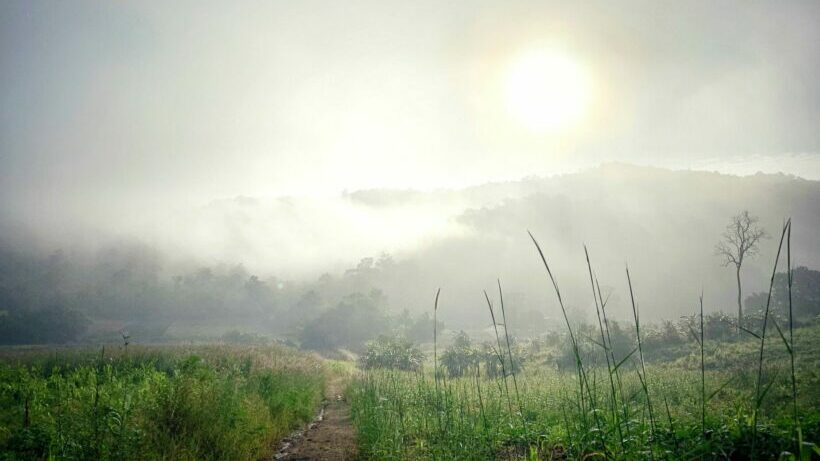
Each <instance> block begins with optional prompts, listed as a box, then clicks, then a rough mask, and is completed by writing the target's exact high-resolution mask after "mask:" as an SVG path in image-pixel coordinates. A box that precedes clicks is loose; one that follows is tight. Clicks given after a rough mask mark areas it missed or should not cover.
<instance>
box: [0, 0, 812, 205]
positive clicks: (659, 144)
mask: <svg viewBox="0 0 820 461" xmlns="http://www.w3.org/2000/svg"><path fill="white" fill-rule="evenodd" d="M573 3H583V4H573ZM817 24H820V2H816V1H807V2H796V1H789V2H749V1H742V2H732V1H725V2H681V1H670V2H657V1H654V0H652V1H638V2H636V1H630V2H600V3H598V2H544V1H532V2H510V1H496V2H489V1H484V2H441V1H430V2H424V1H412V2H408V1H384V0H373V1H367V0H364V1H353V2H336V1H321V2H320V1H300V2H291V1H282V2H272V1H263V2H228V1H225V2H201V1H195V2H194V1H190V2H187V1H175V2H143V1H134V2H127V1H124V2H109V1H76V2H74V1H73V2H56V1H55V2H50V1H49V2H46V1H30V0H26V1H4V2H2V3H0V66H1V67H2V72H0V195H1V196H2V198H0V207H3V208H4V209H6V210H9V209H14V208H16V207H32V206H41V207H44V209H45V210H46V212H48V210H54V209H58V208H62V207H64V206H65V207H68V208H77V207H82V208H84V209H85V208H88V209H100V210H106V209H121V208H123V207H127V206H129V205H148V206H159V205H160V204H167V203H173V204H182V205H184V204H201V203H207V202H208V201H209V200H212V199H215V198H220V197H231V196H236V195H246V196H260V195H262V196H270V195H278V194H327V193H335V192H338V191H341V190H344V189H348V190H351V189H359V188H369V187H399V188H405V187H413V188H426V189H429V188H433V187H452V186H459V185H464V184H473V183H479V182H483V181H488V180H497V179H506V178H517V177H522V176H527V175H543V174H552V173H557V172H563V171H568V170H573V169H577V168H580V167H584V166H589V165H595V164H597V163H600V162H604V161H621V162H634V163H640V164H653V165H659V166H683V167H686V166H692V167H704V168H707V169H722V170H724V171H728V172H732V171H735V172H741V173H749V172H754V171H756V170H757V169H762V170H764V171H772V172H774V171H778V170H784V171H785V172H787V173H796V174H800V175H803V176H808V177H813V178H814V179H820V130H818V129H817V128H818V127H820V83H818V82H820V79H818V78H817V75H818V71H819V70H820V27H817ZM710 165H711V166H713V167H714V168H711V167H710ZM738 165H742V167H738Z"/></svg>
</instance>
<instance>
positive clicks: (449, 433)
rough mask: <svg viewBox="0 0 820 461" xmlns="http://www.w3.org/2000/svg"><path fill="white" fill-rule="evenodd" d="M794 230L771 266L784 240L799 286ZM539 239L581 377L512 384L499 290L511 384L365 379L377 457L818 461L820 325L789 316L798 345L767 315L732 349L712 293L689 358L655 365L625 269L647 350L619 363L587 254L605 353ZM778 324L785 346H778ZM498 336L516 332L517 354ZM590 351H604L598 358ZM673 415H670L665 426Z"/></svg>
mask: <svg viewBox="0 0 820 461" xmlns="http://www.w3.org/2000/svg"><path fill="white" fill-rule="evenodd" d="M790 231H791V224H790V222H786V224H785V225H784V228H783V233H782V238H781V241H780V246H779V247H778V252H777V254H778V257H777V259H776V261H775V265H774V266H775V267H774V269H773V274H774V273H776V270H777V267H778V263H779V260H780V254H781V250H782V247H783V243H784V241H785V243H786V264H787V267H788V272H789V280H791V255H790V250H791V248H790V238H789V237H790ZM530 236H531V237H532V235H530ZM532 240H533V243H534V244H535V247H536V249H537V252H538V255H539V256H540V258H541V261H542V262H543V265H544V268H545V269H546V273H547V276H548V279H549V281H550V282H551V285H552V288H553V290H554V293H555V295H556V299H557V302H558V305H559V307H560V308H561V311H562V313H563V316H564V321H565V324H566V333H565V340H566V342H567V343H568V345H569V346H570V347H571V349H572V355H573V358H574V365H575V366H574V368H575V369H574V370H572V371H561V370H555V369H549V368H546V367H531V368H530V369H528V370H527V371H525V372H524V373H520V374H518V375H516V374H513V367H512V366H511V364H512V363H513V356H512V347H511V345H510V341H509V335H508V334H507V332H506V329H507V325H506V313H505V308H504V304H503V293H502V292H501V285H500V282H499V298H500V304H501V309H502V319H503V321H504V323H500V324H499V323H498V322H497V321H496V315H495V311H494V309H493V303H492V301H491V300H490V297H489V296H488V295H487V293H486V292H485V298H486V301H487V305H488V308H489V313H490V320H491V321H492V325H493V328H494V332H495V339H496V341H495V344H494V345H492V346H491V347H492V348H493V352H494V355H495V357H496V359H497V360H498V362H499V365H500V367H501V369H502V373H501V376H495V375H493V374H491V373H489V372H488V369H487V368H486V365H485V366H481V365H479V366H474V368H473V370H472V371H471V372H468V373H467V374H466V375H465V376H463V377H458V378H450V379H445V377H444V375H442V374H440V373H439V372H438V363H437V357H435V354H434V364H433V365H434V367H433V369H434V372H433V376H432V377H430V376H429V375H427V374H425V373H424V372H423V371H419V372H415V373H412V372H401V371H397V370H367V371H366V372H364V373H363V374H362V375H361V377H360V378H359V379H358V380H357V381H356V382H355V383H354V385H353V388H352V395H351V400H352V407H353V418H354V422H355V424H356V426H357V428H358V431H359V439H360V445H361V446H360V451H361V452H362V453H363V454H364V455H365V456H367V457H369V458H371V459H476V460H484V459H579V460H588V459H652V460H654V459H663V460H691V459H706V460H711V459H714V460H719V459H731V460H734V459H780V460H790V459H791V460H798V459H799V460H804V459H806V460H807V459H812V457H813V456H814V457H817V456H820V449H818V447H817V446H816V445H815V444H814V443H811V441H814V440H817V438H818V436H820V372H819V371H818V370H820V363H818V362H817V361H818V359H820V325H813V326H809V327H805V328H801V329H795V328H794V326H793V321H792V318H791V314H790V316H789V330H788V335H787V334H786V333H784V332H783V331H782V329H781V328H780V327H779V325H778V324H777V322H776V321H775V319H774V318H770V316H769V310H768V305H767V308H766V311H765V312H764V315H763V321H762V328H761V331H760V333H759V334H757V333H753V332H750V335H749V336H747V337H746V338H744V339H741V340H735V341H732V342H727V343H721V342H717V341H714V340H712V339H710V338H708V337H706V335H705V334H704V333H705V331H704V320H703V319H704V316H703V300H702V297H701V303H700V312H699V315H697V316H696V317H694V318H697V319H698V320H699V321H700V322H699V324H697V323H694V322H693V328H698V330H699V331H694V329H692V331H691V333H692V336H693V338H692V339H693V340H694V341H693V342H692V343H691V345H690V351H689V353H688V354H686V355H684V356H683V357H680V358H678V359H676V360H674V361H668V362H666V363H658V362H653V363H650V362H648V361H647V360H646V359H645V354H644V352H645V351H644V345H645V344H644V340H643V331H642V326H641V321H640V311H639V309H638V303H637V302H636V297H635V292H634V290H633V284H632V279H631V277H630V275H629V269H627V270H626V282H627V284H628V287H629V293H630V302H631V305H632V314H633V322H634V323H633V326H634V330H635V331H634V334H635V335H634V338H635V345H634V346H635V347H634V349H633V350H632V351H631V352H629V353H625V354H623V355H620V356H618V355H616V354H615V347H614V346H613V342H612V337H613V335H612V331H611V330H610V322H609V319H608V318H607V315H606V300H605V299H604V298H603V296H602V295H601V290H600V285H599V284H598V280H597V278H596V277H595V273H594V269H593V266H592V264H591V262H590V258H589V253H588V252H587V251H586V248H585V253H586V258H587V266H588V271H589V278H590V285H591V288H592V293H593V298H594V301H595V303H594V304H595V309H596V314H597V320H598V325H597V326H598V332H597V333H594V334H593V336H597V335H598V333H600V343H599V342H598V341H597V340H595V339H593V338H592V337H591V336H589V335H585V334H583V331H584V330H583V329H580V328H574V327H573V325H572V324H571V323H570V321H569V319H568V317H567V315H566V310H565V308H564V301H563V298H562V295H561V291H560V289H559V286H558V283H557V281H556V278H555V276H554V274H553V272H552V270H551V268H550V266H549V264H548V262H547V259H546V257H545V255H544V253H543V251H542V249H541V247H540V246H539V244H538V242H537V241H536V240H535V238H534V237H533V238H532ZM790 288H791V285H790V284H789V289H790ZM770 291H771V288H770ZM769 297H770V298H771V293H770V295H769ZM435 309H436V310H437V309H438V293H437V294H436V303H435ZM790 312H791V308H790ZM769 322H771V323H773V324H774V326H775V327H776V329H777V331H778V333H779V336H780V338H781V339H782V344H781V343H771V342H769V343H767V342H766V332H767V326H768V324H769ZM694 325H697V326H694ZM499 327H503V328H504V330H505V331H504V337H505V338H506V339H507V341H506V351H504V344H503V343H502V340H501V334H500V333H499V331H498V329H499ZM584 341H589V342H590V343H592V344H593V345H594V346H597V350H593V352H594V353H593V354H590V353H589V351H590V349H591V348H590V347H587V346H588V345H586V344H583V345H582V342H584ZM582 346H583V347H582ZM496 347H497V349H496ZM592 349H594V348H592ZM505 352H506V355H507V358H508V359H507V360H505V357H504V356H505ZM600 357H603V358H605V363H604V360H601V359H600ZM505 362H507V364H509V365H510V366H509V367H507V366H506V364H505ZM509 377H512V379H513V389H514V391H515V399H513V398H512V395H511V393H510V386H509V385H508V378H509ZM513 400H514V401H515V403H513ZM659 412H662V413H660V414H659ZM661 414H662V416H665V419H664V418H663V417H661V418H659V416H660V415H661Z"/></svg>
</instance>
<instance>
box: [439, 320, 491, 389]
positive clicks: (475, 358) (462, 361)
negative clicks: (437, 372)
mask: <svg viewBox="0 0 820 461" xmlns="http://www.w3.org/2000/svg"><path fill="white" fill-rule="evenodd" d="M440 362H441V366H442V367H444V369H445V370H447V374H448V375H449V376H450V377H451V378H455V377H460V376H464V375H465V374H467V372H468V371H469V370H471V369H475V368H476V367H478V366H479V364H480V362H481V353H480V352H479V351H478V350H477V349H476V348H475V347H473V341H472V340H471V339H470V336H469V335H467V333H465V332H464V331H460V332H458V334H456V336H455V338H453V343H452V344H451V345H450V346H449V347H448V348H447V349H445V350H444V352H443V353H442V354H441V357H440Z"/></svg>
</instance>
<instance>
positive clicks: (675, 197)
mask: <svg viewBox="0 0 820 461" xmlns="http://www.w3.org/2000/svg"><path fill="white" fill-rule="evenodd" d="M818 203H820V182H818V181H809V180H804V179H800V178H797V177H792V176H785V175H765V174H758V175H753V176H747V177H737V176H731V175H724V174H717V173H709V172H694V171H672V170H665V169H658V168H647V167H636V166H629V165H621V164H610V165H604V166H601V167H599V168H595V169H591V170H587V171H583V172H580V173H575V174H567V175H561V176H555V177H549V178H527V179H523V180H520V181H510V182H503V183H489V184H485V185H481V186H475V187H470V188H466V189H460V190H437V191H430V192H418V191H408V190H401V191H396V190H367V191H356V192H349V193H345V194H341V195H340V196H337V197H334V198H309V199H308V198H298V197H289V198H274V199H264V198H248V197H239V198H235V199H224V200H218V201H214V202H211V203H209V204H208V205H207V206H204V207H202V208H197V209H191V210H187V211H186V214H185V216H184V218H181V219H179V220H176V221H169V222H167V223H162V226H160V225H157V226H156V227H161V230H160V231H158V232H160V233H161V235H160V236H159V237H158V236H157V235H156V234H155V235H139V234H136V233H135V234H134V235H132V236H130V237H128V238H122V237H119V238H117V239H109V240H104V239H101V240H100V242H101V243H100V244H99V245H97V246H96V247H95V248H92V249H89V246H88V245H87V244H86V245H85V246H82V247H80V246H78V245H76V244H75V242H72V241H67V240H65V239H62V240H61V239H60V238H59V237H58V236H57V237H53V238H51V239H42V238H41V239H40V240H39V242H38V244H37V245H34V244H33V242H28V241H27V240H26V237H25V236H23V237H21V236H20V235H17V236H13V235H6V236H4V238H3V240H2V242H0V244H2V248H0V252H2V257H0V319H2V320H0V322H5V324H6V326H7V327H8V326H9V325H11V324H10V323H9V322H10V319H17V320H15V322H18V323H19V322H29V321H32V319H34V318H36V319H41V320H42V319H52V322H51V323H49V322H46V321H45V320H42V321H43V322H45V323H44V326H42V327H39V330H38V331H39V333H37V335H35V336H36V337H32V338H33V339H29V340H28V341H29V342H30V341H35V342H43V341H46V342H48V341H53V342H60V341H63V340H70V339H74V338H77V337H83V336H84V335H85V336H88V335H89V334H90V333H89V332H91V333H93V332H95V331H108V332H111V331H118V330H119V329H121V328H123V327H124V326H128V327H129V328H130V329H132V330H140V329H142V330H144V332H143V333H141V334H143V337H162V336H163V335H165V334H166V333H168V332H169V331H171V332H173V331H177V332H178V333H180V334H185V332H186V331H190V330H187V329H186V328H187V327H188V326H190V325H198V326H201V325H218V326H219V328H222V329H223V330H224V329H225V328H233V327H235V326H236V327H241V326H242V325H250V326H252V327H253V328H256V329H258V330H261V332H267V331H270V332H274V333H275V334H293V332H295V331H297V330H298V329H300V328H302V327H303V326H304V325H305V324H306V323H307V322H309V321H310V320H311V319H312V318H315V317H316V316H318V315H320V313H321V312H324V311H325V310H327V309H329V308H334V307H338V306H339V305H340V304H343V303H345V302H347V303H348V304H351V303H352V304H356V303H359V304H361V303H364V304H368V305H372V307H374V308H378V309H383V310H384V311H386V312H387V313H388V314H389V315H391V316H393V317H395V318H398V317H400V316H401V315H402V311H403V310H405V309H407V310H408V311H409V314H407V316H405V320H404V321H405V323H407V324H408V325H410V326H409V327H408V328H411V327H412V325H413V324H414V322H418V321H421V320H419V319H421V317H419V316H420V314H421V313H422V312H427V311H429V310H430V308H431V303H432V296H433V294H434V293H435V290H436V289H437V288H438V287H441V288H442V298H441V310H440V312H439V315H440V318H442V319H444V321H445V322H446V323H447V324H448V326H451V327H453V328H458V327H461V326H465V327H483V326H484V324H485V323H486V322H485V321H484V319H483V316H480V315H476V312H478V310H480V309H484V307H483V304H482V302H483V295H482V290H483V289H487V290H491V289H495V288H494V287H495V286H496V283H497V282H496V279H497V278H500V279H501V281H502V284H503V286H504V289H505V292H506V293H507V295H508V296H507V299H508V302H509V308H510V310H511V312H513V315H516V314H520V315H521V316H522V318H528V317H526V315H525V313H536V314H535V315H537V316H546V317H547V320H546V322H549V319H550V318H553V317H556V316H557V314H558V312H557V310H556V309H557V306H556V305H555V303H554V299H553V295H552V294H551V292H550V291H549V290H548V289H547V288H548V287H547V285H546V280H545V278H544V273H543V267H542V266H541V265H540V261H539V260H538V258H537V255H536V253H535V251H534V247H533V245H532V243H531V241H530V240H529V237H528V235H527V230H530V231H531V232H532V233H533V235H535V236H536V237H537V238H538V239H539V241H540V243H541V245H542V247H543V248H544V251H545V253H546V256H547V257H548V258H549V260H550V263H551V265H552V267H553V270H554V272H555V273H556V276H557V279H558V282H559V284H560V285H561V287H562V291H563V292H564V293H565V298H566V300H567V303H568V305H569V307H570V309H571V310H573V311H575V312H576V313H577V315H578V316H580V317H583V316H584V315H586V314H584V312H588V311H589V310H588V309H587V308H588V307H589V306H590V305H591V303H592V299H591V294H590V292H589V279H588V274H587V269H586V265H585V264H586V263H585V260H584V253H583V245H584V244H586V245H587V247H588V249H589V251H590V256H591V260H592V264H593V268H594V270H595V272H596V276H597V277H598V279H599V280H600V283H601V287H602V290H603V291H604V292H605V293H609V294H611V298H610V306H611V309H612V310H611V312H612V315H613V316H614V317H618V316H625V314H626V311H625V308H626V304H625V301H626V299H627V298H625V296H624V295H625V289H626V278H625V273H624V268H625V265H626V264H627V263H628V264H629V267H630V271H631V272H632V276H633V282H634V285H635V294H636V296H637V299H638V302H639V305H640V306H641V309H642V312H643V315H644V317H645V318H647V319H648V320H652V319H661V318H676V317H678V316H680V315H681V314H683V313H691V311H692V309H694V306H695V303H696V301H697V297H698V295H699V294H700V292H701V290H703V292H704V298H705V303H706V309H707V311H715V310H721V309H722V310H726V311H729V312H732V310H733V307H732V306H733V300H734V297H735V296H736V292H735V281H734V273H733V271H732V270H730V269H727V268H725V267H722V266H721V261H720V259H719V258H717V257H716V256H715V255H714V247H715V244H716V243H718V241H719V240H720V238H721V233H722V232H723V231H724V229H725V226H726V225H727V224H728V223H729V221H730V219H731V217H732V216H733V215H734V214H737V213H738V212H740V211H741V210H749V212H750V213H751V214H752V215H754V216H758V217H759V219H760V221H759V225H761V226H762V227H764V228H765V229H766V231H767V233H768V234H769V236H770V238H768V239H764V240H763V241H762V242H761V246H760V252H759V254H758V255H757V256H755V257H753V258H750V259H749V260H748V261H747V263H746V264H745V265H744V269H743V281H744V289H745V293H744V296H745V295H751V294H753V293H754V292H759V291H761V290H763V289H764V288H765V286H766V283H767V281H768V277H769V276H770V274H771V268H772V263H773V261H774V253H775V251H776V245H777V237H778V236H779V231H780V227H781V226H782V223H783V220H784V219H785V218H787V217H791V218H792V219H793V232H792V247H793V259H794V263H795V265H797V266H807V267H809V268H815V269H816V268H818V267H820V245H818V242H820V234H818V229H820V213H818V205H817V204H818ZM363 218H366V219H363ZM362 223H365V224H362ZM407 223H413V225H408V224H407ZM69 225H70V223H67V226H69ZM376 235H380V236H388V237H379V238H376V237H375V236H376ZM44 241H45V242H46V243H45V244H44V243H43V242H44ZM146 242H151V243H150V244H149V243H146ZM29 243H31V244H29ZM86 243H87V242H86ZM35 248H36V249H35ZM78 248H79V249H78ZM386 253H389V254H390V256H387V255H386ZM180 261H185V262H182V263H181V262H180ZM482 312H483V311H482ZM33 313H39V314H43V315H39V314H38V315H37V316H34V314H33ZM23 314H25V315H26V316H27V317H26V316H23ZM21 316H22V317H21ZM414 319H415V320H414ZM41 320H37V321H41ZM75 323H76V324H77V325H78V326H77V328H76V332H75V331H74V330H72V328H71V327H70V326H71V325H74V324H75ZM50 324H54V325H58V326H59V328H56V330H55V331H53V332H52V331H50V329H49V328H48V325H50ZM197 328H199V327H197ZM195 331H202V330H201V329H200V330H195ZM208 334H221V332H220V331H218V330H214V331H210V330H208Z"/></svg>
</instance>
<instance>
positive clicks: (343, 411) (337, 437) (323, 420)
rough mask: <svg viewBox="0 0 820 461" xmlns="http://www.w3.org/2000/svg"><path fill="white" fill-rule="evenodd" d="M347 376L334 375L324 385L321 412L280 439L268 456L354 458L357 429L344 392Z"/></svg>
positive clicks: (336, 460)
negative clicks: (309, 421)
mask: <svg viewBox="0 0 820 461" xmlns="http://www.w3.org/2000/svg"><path fill="white" fill-rule="evenodd" d="M347 382H348V381H347V379H345V378H343V377H336V378H333V379H331V380H330V381H329V382H328V385H327V387H326V389H325V405H324V408H323V412H321V413H320V416H319V417H318V418H317V419H316V420H315V421H314V422H313V423H311V424H310V425H309V426H308V428H307V429H306V430H305V431H304V432H298V433H295V434H293V435H292V436H291V437H288V438H287V439H285V440H283V441H282V442H281V443H280V445H279V447H278V448H277V451H276V453H275V454H274V455H273V456H271V458H269V459H271V460H285V461H297V460H301V461H307V460H310V461H314V460H317V461H318V460H320V461H349V460H353V459H355V458H356V455H357V450H356V431H355V429H354V428H353V422H352V421H351V419H350V404H349V403H348V402H347V399H346V398H345V395H344V390H345V387H346V385H347Z"/></svg>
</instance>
